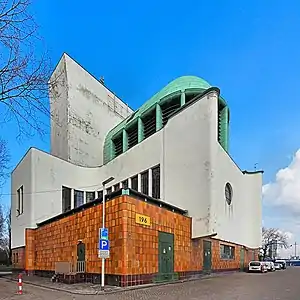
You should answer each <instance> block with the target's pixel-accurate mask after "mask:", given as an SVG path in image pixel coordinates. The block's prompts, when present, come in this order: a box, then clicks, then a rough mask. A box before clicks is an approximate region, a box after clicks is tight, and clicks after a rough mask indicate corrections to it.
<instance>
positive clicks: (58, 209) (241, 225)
mask: <svg viewBox="0 0 300 300" xmlns="http://www.w3.org/2000/svg"><path fill="white" fill-rule="evenodd" d="M61 69H64V74H65V75H64V82H67V84H65V83H64V84H63V85H62V86H63V88H62V89H60V91H59V92H57V94H56V100H55V101H56V103H54V102H55V101H53V100H52V108H53V111H54V115H55V116H56V123H54V121H53V122H52V133H51V154H48V153H45V152H42V151H40V150H37V149H34V148H31V149H30V150H29V151H28V152H27V154H26V155H25V156H24V158H23V159H22V160H21V162H20V163H19V165H18V166H17V167H16V169H15V170H14V172H13V173H12V195H13V196H12V199H11V201H12V248H16V247H19V246H24V244H25V237H24V232H25V228H34V227H36V224H37V223H39V222H42V221H45V220H47V219H49V218H51V217H53V216H55V215H58V214H61V213H62V186H66V187H70V188H72V189H78V190H82V191H97V190H101V182H102V181H103V180H105V179H107V178H108V177H110V176H113V177H115V179H114V181H112V182H111V183H110V184H109V186H113V185H115V184H116V183H119V182H122V181H123V180H125V179H130V178H131V177H132V176H134V175H137V174H141V173H142V172H143V171H145V170H147V169H150V170H151V168H152V167H154V166H156V165H158V164H159V165H160V198H161V200H162V201H165V202H168V203H170V204H172V205H174V206H178V207H180V208H182V209H186V210H187V211H188V214H189V215H190V216H191V217H192V236H193V237H194V238H196V237H201V236H205V235H210V234H216V237H217V238H219V239H222V240H226V241H230V242H234V243H238V244H242V245H245V246H247V247H251V248H257V247H259V246H260V245H261V190H262V173H259V172H258V173H245V172H242V171H241V170H240V169H239V168H238V167H237V166H236V164H235V163H234V161H233V160H232V159H231V158H230V156H229V155H228V154H227V152H226V151H225V150H224V149H223V148H222V147H221V146H220V144H219V142H218V137H217V132H218V92H217V91H215V90H212V91H209V92H207V93H206V94H204V95H203V97H201V98H200V99H198V100H197V101H195V102H193V103H192V104H190V105H189V106H186V107H184V108H183V109H182V110H180V111H178V113H177V114H175V115H174V116H172V117H171V118H170V119H169V121H168V123H167V124H166V126H165V127H163V128H162V129H160V130H159V131H157V132H156V133H154V134H153V135H151V136H150V137H148V138H147V139H145V140H143V141H141V142H139V143H138V144H137V145H135V146H134V147H132V148H131V149H129V150H127V151H126V152H124V153H122V154H121V155H119V156H117V157H116V158H114V159H113V160H111V161H110V162H108V163H107V164H105V165H102V163H103V143H104V139H105V136H106V133H107V132H108V131H109V130H110V129H112V128H113V127H114V126H115V125H116V124H117V123H118V122H120V121H121V120H123V119H124V117H126V116H127V115H128V114H130V113H131V110H130V109H127V106H126V105H125V104H124V103H123V102H121V100H119V99H118V98H116V103H117V104H118V105H120V109H119V111H118V112H116V111H114V110H113V109H112V108H111V107H109V104H108V102H106V104H105V101H104V100H103V99H106V100H107V99H108V98H107V97H106V94H107V91H108V90H107V89H106V88H105V87H104V86H103V85H102V84H101V83H99V82H97V80H95V79H94V78H93V77H92V76H91V75H89V74H88V73H87V72H86V71H84V70H83V69H82V68H81V67H80V66H79V65H78V64H76V63H75V62H74V61H72V59H71V58H69V57H68V56H66V55H64V56H63V58H62V60H61V62H60V64H59V65H58V67H57V69H56V72H60V70H61ZM83 82H84V85H83ZM57 97H59V102H57ZM105 97H106V98H105ZM66 99H68V100H67V101H66ZM97 99H98V100H97ZM99 99H102V100H103V101H102V100H101V101H100V100H99ZM91 103H92V104H91ZM63 112H64V113H63ZM86 120H88V122H87V123H86ZM57 121H58V122H57ZM150 174H151V172H150ZM149 177H150V178H149V183H150V186H149V195H150V196H151V191H152V189H151V176H149ZM138 178H139V184H138V187H139V189H140V188H141V184H140V180H141V176H138ZM227 182H229V183H230V184H231V186H232V189H233V198H232V203H231V204H230V205H228V204H227V202H226V200H225V185H226V183H227ZM20 186H23V192H24V212H23V214H21V215H19V216H16V206H17V201H18V200H17V192H16V191H17V190H18V188H19V187H20ZM109 186H108V187H109ZM129 187H130V180H129ZM72 207H74V204H72Z"/></svg>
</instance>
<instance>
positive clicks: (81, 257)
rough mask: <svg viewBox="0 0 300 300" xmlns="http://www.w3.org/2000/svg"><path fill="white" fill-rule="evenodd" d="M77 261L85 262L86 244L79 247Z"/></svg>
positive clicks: (80, 244)
mask: <svg viewBox="0 0 300 300" xmlns="http://www.w3.org/2000/svg"><path fill="white" fill-rule="evenodd" d="M77 261H85V244H83V243H79V244H78V245H77Z"/></svg>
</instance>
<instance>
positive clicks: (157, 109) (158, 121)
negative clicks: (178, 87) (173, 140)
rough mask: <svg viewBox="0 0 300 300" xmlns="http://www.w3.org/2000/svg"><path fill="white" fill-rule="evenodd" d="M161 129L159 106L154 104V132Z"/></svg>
mask: <svg viewBox="0 0 300 300" xmlns="http://www.w3.org/2000/svg"><path fill="white" fill-rule="evenodd" d="M161 128H162V113H161V107H160V105H159V104H156V131H158V130H160V129H161Z"/></svg>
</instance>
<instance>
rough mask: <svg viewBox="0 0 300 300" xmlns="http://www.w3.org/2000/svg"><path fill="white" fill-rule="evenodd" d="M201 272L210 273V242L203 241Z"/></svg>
mask: <svg viewBox="0 0 300 300" xmlns="http://www.w3.org/2000/svg"><path fill="white" fill-rule="evenodd" d="M203 272H204V273H206V274H210V272H211V241H203Z"/></svg>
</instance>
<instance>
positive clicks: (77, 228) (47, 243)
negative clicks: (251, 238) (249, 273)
mask: <svg viewBox="0 0 300 300" xmlns="http://www.w3.org/2000/svg"><path fill="white" fill-rule="evenodd" d="M136 213H139V214H143V215H147V216H149V217H150V218H151V226H145V225H140V224H136V221H135V217H136ZM101 226H102V205H95V206H93V207H91V208H87V209H86V210H83V211H81V212H78V213H75V214H73V215H70V216H67V217H64V218H62V219H60V220H57V221H54V222H52V223H50V224H47V225H43V226H41V227H39V228H37V229H34V230H33V229H27V230H26V269H27V270H45V271H54V269H55V262H59V261H71V262H75V261H76V259H77V244H78V241H79V240H82V242H83V243H84V244H85V247H86V272H87V273H99V272H100V270H101V260H100V259H99V258H98V256H97V252H98V251H97V248H98V234H99V228H100V227H101ZM106 227H107V228H108V230H109V239H110V247H111V251H110V258H109V259H107V260H106V271H107V274H114V275H134V274H151V273H157V272H158V234H159V231H163V232H168V233H173V234H174V271H175V272H188V271H201V270H202V264H203V240H202V239H196V240H192V239H191V219H190V218H189V217H185V216H182V215H179V214H176V213H173V212H171V211H168V210H166V209H163V208H160V207H158V206H154V205H151V204H148V203H147V202H144V201H141V200H137V199H135V198H132V197H129V196H121V197H118V198H115V199H112V200H110V201H108V202H106ZM210 240H211V241H212V268H213V269H216V270H221V269H239V268H240V247H241V246H237V245H234V244H231V243H227V244H229V245H233V246H235V247H236V250H235V253H236V255H235V259H234V260H221V259H220V242H219V240H216V239H210ZM248 252H250V251H248ZM249 255H250V254H249V253H247V254H246V252H245V265H246V264H247V258H248V257H249ZM251 259H252V258H251Z"/></svg>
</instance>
